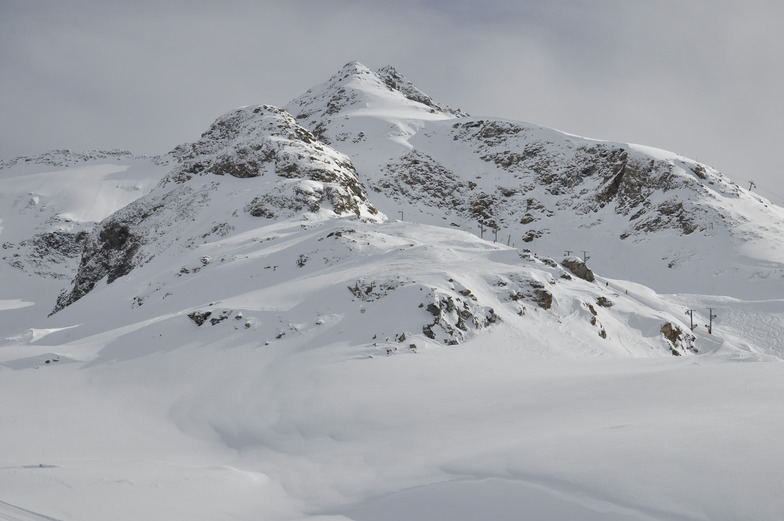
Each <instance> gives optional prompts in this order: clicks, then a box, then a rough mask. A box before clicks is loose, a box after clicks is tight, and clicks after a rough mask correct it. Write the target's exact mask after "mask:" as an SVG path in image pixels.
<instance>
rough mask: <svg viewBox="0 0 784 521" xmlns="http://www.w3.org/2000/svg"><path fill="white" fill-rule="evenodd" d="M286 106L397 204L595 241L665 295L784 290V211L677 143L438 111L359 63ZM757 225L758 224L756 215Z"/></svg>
mask: <svg viewBox="0 0 784 521" xmlns="http://www.w3.org/2000/svg"><path fill="white" fill-rule="evenodd" d="M288 107H289V110H290V111H291V112H292V113H293V114H294V115H295V116H296V117H297V118H298V120H299V121H300V122H301V123H302V124H303V125H304V126H305V127H307V128H311V129H313V130H314V132H316V133H318V134H319V135H322V136H324V137H325V139H328V140H329V141H330V142H331V143H333V146H335V147H336V148H338V149H340V150H341V151H343V152H345V153H346V154H348V155H349V156H350V157H351V158H352V161H353V163H354V164H355V165H356V167H357V169H358V171H359V174H360V179H361V180H362V182H363V183H365V186H366V187H367V190H368V191H369V193H371V194H372V197H373V200H374V202H375V204H376V205H377V207H378V208H379V209H381V210H382V211H384V212H385V213H387V214H389V215H399V214H401V213H402V215H403V216H406V217H407V218H408V219H411V220H416V221H420V222H427V223H431V224H440V225H451V226H455V227H461V228H464V229H471V230H476V231H479V230H480V227H481V228H484V229H486V230H488V231H489V232H488V233H493V236H494V237H495V238H498V239H500V240H503V241H505V242H508V243H510V244H511V243H514V244H521V243H530V246H529V247H531V248H533V249H536V250H537V251H539V252H542V253H544V254H547V255H550V256H557V255H561V254H563V252H565V251H573V252H574V251H577V252H582V251H585V252H587V255H590V256H591V257H592V265H593V266H594V267H595V268H597V269H599V270H601V271H602V272H603V273H605V274H606V275H609V276H614V277H618V278H625V279H632V280H637V281H640V282H643V283H644V284H647V285H649V286H651V287H654V288H656V289H657V290H659V291H663V292H694V293H711V294H727V295H735V296H743V297H752V296H756V297H776V296H778V295H779V294H780V293H781V290H782V288H784V264H782V261H781V259H782V258H784V210H782V209H781V208H779V207H776V206H775V205H772V204H771V203H769V202H768V201H766V200H764V199H762V198H759V197H757V196H756V195H754V194H750V193H749V192H748V191H747V190H744V189H743V188H741V187H739V186H737V185H736V184H735V183H733V182H731V181H730V180H729V179H727V178H726V177H725V176H723V175H722V174H721V173H720V172H718V171H716V170H715V169H713V168H711V167H709V166H707V165H704V164H701V163H698V162H696V161H692V160H689V159H687V158H684V157H681V156H678V155H677V154H673V153H670V152H666V151H662V150H657V149H652V148H650V147H644V146H640V145H629V144H625V143H611V142H602V141H596V140H591V139H586V138H582V137H579V136H573V135H569V134H565V133H561V132H558V131H555V130H551V129H546V128H542V127H538V126H535V125H531V124H526V123H520V122H515V121H508V120H503V119H499V118H468V117H460V118H456V116H458V115H459V116H464V114H463V113H462V112H457V111H450V110H447V109H442V108H441V107H440V106H439V105H437V104H436V103H434V102H432V99H431V98H430V97H429V96H427V95H425V94H423V93H421V91H419V90H418V89H416V87H414V86H413V84H411V82H409V81H408V80H407V79H405V78H403V77H402V76H401V75H400V74H399V73H397V71H395V70H394V69H392V68H389V67H388V68H384V69H382V70H380V71H379V72H377V73H374V72H372V71H371V70H369V69H368V68H366V67H364V66H362V65H361V64H357V63H351V64H348V65H347V66H346V67H344V68H343V69H342V70H341V71H340V72H339V73H338V74H337V75H335V76H333V77H332V78H331V79H330V80H329V81H328V82H326V83H325V84H324V85H321V86H318V87H314V88H312V89H311V90H309V91H308V92H307V93H306V94H305V95H303V96H301V97H299V98H297V99H295V100H294V101H292V102H291V103H290V104H289V105H288ZM750 223H754V224H750Z"/></svg>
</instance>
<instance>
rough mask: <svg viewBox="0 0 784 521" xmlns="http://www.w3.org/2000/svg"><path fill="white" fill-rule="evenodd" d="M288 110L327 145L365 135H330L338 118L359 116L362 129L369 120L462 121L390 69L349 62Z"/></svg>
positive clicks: (351, 132)
mask: <svg viewBox="0 0 784 521" xmlns="http://www.w3.org/2000/svg"><path fill="white" fill-rule="evenodd" d="M286 110H287V111H288V112H290V113H291V114H292V115H293V116H294V117H295V118H296V119H297V121H298V122H299V123H300V124H301V125H302V126H303V127H305V128H307V129H309V130H310V131H311V132H313V133H314V134H315V135H316V136H317V137H318V138H319V139H320V140H322V141H325V142H326V143H333V142H335V141H345V140H346V139H351V140H356V139H361V135H360V134H362V135H364V134H365V133H367V132H366V129H364V128H359V127H358V128H352V129H347V130H345V131H343V130H342V131H341V132H338V133H335V132H333V131H334V127H335V125H332V122H333V121H334V120H337V119H339V118H340V119H345V118H352V117H353V116H362V117H363V122H362V125H365V124H368V123H369V120H368V119H367V117H368V116H370V117H374V118H375V119H381V120H384V121H387V122H389V123H392V125H393V126H394V125H396V124H397V123H398V122H399V121H400V120H417V119H418V120H432V119H452V118H455V117H463V116H466V114H465V113H464V112H463V111H461V110H453V109H450V108H448V107H446V106H444V105H439V104H438V103H436V102H435V101H434V100H433V99H432V98H431V97H430V96H428V95H427V94H425V93H424V92H422V91H421V90H420V89H418V88H417V87H416V86H415V85H414V84H413V83H412V82H411V81H409V80H408V79H407V78H405V77H404V76H403V75H402V74H400V73H399V72H398V71H397V70H396V69H395V68H394V67H391V66H386V67H383V68H381V69H379V70H378V71H377V72H374V71H372V70H371V69H369V68H368V67H366V66H365V65H363V64H362V63H360V62H357V61H352V62H349V63H347V64H346V65H344V66H343V68H341V69H340V70H339V71H338V72H337V73H336V74H334V75H333V76H332V77H330V78H329V80H327V81H326V82H325V83H323V84H321V85H317V86H315V87H313V88H311V89H309V90H308V91H307V92H306V93H305V94H303V95H302V96H299V97H298V98H295V99H294V100H292V101H291V102H290V103H289V104H288V105H286ZM328 129H329V130H328ZM341 136H342V138H341Z"/></svg>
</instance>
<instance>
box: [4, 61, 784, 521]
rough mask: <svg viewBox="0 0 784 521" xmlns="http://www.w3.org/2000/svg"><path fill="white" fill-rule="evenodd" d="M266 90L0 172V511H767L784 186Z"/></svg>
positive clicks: (640, 151) (534, 132)
mask: <svg viewBox="0 0 784 521" xmlns="http://www.w3.org/2000/svg"><path fill="white" fill-rule="evenodd" d="M287 110H288V112H290V113H291V114H292V115H293V116H294V117H296V118H297V121H298V122H297V121H295V120H294V118H292V117H291V116H289V115H288V114H286V113H285V112H284V111H283V110H281V109H276V108H274V107H269V106H258V107H257V106H253V107H244V108H241V109H238V110H237V111H234V112H230V113H228V114H226V115H224V116H222V117H221V118H219V119H218V120H217V121H216V123H215V124H214V125H213V127H211V128H210V129H209V130H208V132H205V134H203V135H202V138H201V139H200V140H199V141H197V142H195V143H192V144H187V145H183V146H181V147H178V148H177V149H175V151H173V152H172V153H171V154H169V155H167V156H164V157H160V158H139V157H134V156H132V155H130V154H128V153H125V152H111V153H101V152H92V153H88V154H75V153H71V152H62V151H60V152H52V153H49V154H43V155H41V156H38V157H37V158H29V159H28V160H25V159H24V158H18V159H17V160H13V161H8V162H3V163H0V179H1V180H2V183H1V184H0V218H2V223H0V226H2V229H0V243H2V245H3V246H2V248H3V249H2V260H1V261H0V288H2V293H0V394H1V395H2V399H0V425H1V428H0V446H2V447H3V448H4V450H3V452H2V455H1V456H0V519H3V520H25V521H45V520H48V521H52V520H54V521H93V520H95V521H99V520H100V521H104V520H106V519H112V520H116V521H124V520H128V521H131V520H133V521H137V520H139V519H170V520H188V521H198V520H205V521H213V520H215V519H225V520H238V521H240V520H248V521H250V520H258V519H265V520H280V521H284V520H286V521H288V520H291V521H294V520H296V521H391V520H393V519H394V520H397V519H408V520H412V521H417V520H421V521H432V520H442V519H444V520H446V519H448V520H450V521H473V520H477V519H492V520H495V521H506V520H509V521H512V520H520V519H535V520H564V519H568V520H572V521H591V520H603V521H606V520H609V521H739V520H748V521H778V520H780V519H784V496H783V495H782V493H781V492H782V490H784V451H782V449H781V433H782V432H784V415H782V414H780V409H781V405H780V404H781V397H782V396H784V364H782V361H784V292H782V289H784V282H783V281H784V265H783V264H782V258H784V257H783V256H782V253H784V250H782V244H784V242H782V241H783V240H784V239H782V237H784V233H782V232H783V231H784V210H783V209H781V208H779V207H777V206H775V205H772V204H771V203H770V202H768V201H767V200H764V199H762V198H759V197H758V196H757V195H756V194H751V193H749V192H748V191H745V190H744V189H743V188H741V187H738V186H737V185H735V184H734V183H732V182H731V181H730V180H728V179H727V178H725V177H724V176H722V175H721V174H720V173H718V172H716V171H715V170H713V169H710V168H709V167H706V166H703V165H700V164H698V163H696V162H693V161H691V160H688V159H686V158H682V157H680V156H677V155H675V154H670V153H667V152H664V151H658V150H654V149H650V148H648V147H643V146H638V145H631V146H629V145H623V146H621V145H620V144H602V143H601V142H595V141H591V140H586V139H584V138H579V137H577V136H569V135H566V134H561V133H558V132H555V131H552V130H549V129H541V128H539V127H534V126H531V125H527V124H522V123H515V122H507V121H506V120H492V121H491V120H487V119H483V120H479V119H476V118H470V117H468V116H467V115H465V114H464V113H462V112H461V111H457V110H453V109H449V108H446V107H443V106H441V105H438V104H437V103H436V102H435V101H433V100H432V99H431V98H429V97H428V96H427V95H425V94H424V93H422V92H421V91H419V90H418V89H416V87H414V86H413V85H412V84H411V83H410V82H408V80H406V79H405V78H403V77H402V76H401V75H399V73H397V72H396V71H394V69H391V68H385V69H382V70H380V71H378V72H373V71H370V70H369V69H367V68H365V67H364V66H362V65H361V64H357V63H352V64H348V65H347V66H346V67H345V68H344V69H343V70H342V71H340V72H339V73H338V74H336V75H335V76H334V77H333V78H332V79H330V81H328V82H327V83H326V84H324V85H321V86H318V87H314V88H313V89H311V91H308V93H306V94H305V95H303V96H301V97H300V98H297V99H296V100H295V101H293V102H292V103H291V104H290V105H289V106H288V107H287ZM299 125H302V127H300V126H299ZM588 142H591V143H594V145H586V143H588ZM537 143H538V144H537ZM624 146H625V147H626V148H623V147H624ZM586 147H587V148H586ZM592 147H595V148H592ZM534 149H535V150H537V152H532V150H534ZM526 150H528V152H525V151H526ZM513 154H518V155H513ZM510 158H511V159H514V161H512V160H511V159H510ZM554 158H559V159H557V160H556V159H554ZM591 158H593V159H591ZM589 159H590V160H591V161H594V160H595V161H596V162H595V163H591V164H594V167H592V168H594V169H593V170H591V164H589V163H588V162H587V161H589ZM529 161H535V162H536V163H535V164H534V163H529ZM656 161H662V162H663V163H656ZM565 164H568V165H572V166H571V167H570V169H566V168H565V167H563V165H565ZM325 165H326V166H325ZM461 165H463V166H462V167H461ZM575 165H578V166H580V168H585V170H580V169H577V170H575V169H576V168H577V166H575ZM596 165H598V166H596ZM640 165H642V166H640ZM529 167H530V168H529ZM461 168H464V170H461ZM548 168H555V169H556V170H557V171H550V170H547V169H548ZM505 169H511V170H505ZM558 169H560V170H558ZM646 169H648V170H646ZM579 172H583V174H581V173H579ZM602 172H603V173H602ZM624 172H627V173H624ZM578 174H579V175H583V176H584V177H583V178H580V179H579V180H578V179H576V177H575V176H578ZM629 176H631V177H633V178H631V179H630V177H629ZM656 176H660V177H656ZM605 177H606V179H605ZM544 178H547V179H549V181H548V182H545V181H543V179H544ZM651 178H655V179H654V181H650V179H651ZM649 181H650V184H649V185H646V184H645V183H648V182H649ZM469 183H472V184H473V187H471V186H472V185H470V184H469ZM625 183H626V184H625ZM572 188H574V190H573V191H570V190H571V189H572ZM477 194H485V195H487V198H484V196H483V197H478V196H477ZM488 194H495V195H494V196H493V197H492V198H490V195H488ZM504 194H506V195H504ZM499 201H500V202H499ZM529 201H530V202H529ZM597 201H601V202H602V204H603V206H599V205H598V203H597ZM589 203H590V204H589ZM595 203H596V204H595ZM465 205H467V206H465ZM376 208H378V209H379V210H381V211H382V212H385V213H386V215H384V213H380V212H378V211H376ZM401 212H402V215H401ZM472 212H475V213H472ZM482 212H484V213H482ZM483 215H484V216H483ZM398 217H402V219H399V218H398ZM489 219H494V220H495V224H496V225H498V226H499V228H501V227H502V226H501V225H502V224H503V227H502V230H501V231H500V232H499V233H498V237H497V238H496V234H495V233H494V230H493V227H492V226H491V221H490V220H489ZM711 222H713V223H714V224H713V226H711V225H710V223H711ZM479 223H482V225H483V227H484V231H481V230H480V228H479V226H478V224H479ZM531 226H533V227H535V228H531ZM545 230H549V231H547V232H546V233H544V231H545ZM529 231H534V232H543V233H542V234H541V235H539V236H536V233H532V234H529V235H525V234H528V233H529ZM623 233H628V235H627V236H626V237H621V236H620V235H622V234H623ZM526 236H527V237H528V238H531V240H530V241H523V240H521V239H522V237H526ZM577 248H579V249H577ZM583 249H585V250H590V252H589V253H590V258H589V259H588V261H587V262H583V259H582V257H583V251H582V250H583ZM566 250H570V251H566ZM589 268H590V270H592V271H590V270H589ZM80 284H81V285H80ZM77 287H78V288H79V291H76V288H77ZM63 295H66V296H67V295H71V296H73V297H75V298H72V299H69V300H67V301H66V300H63V298H64V297H63ZM58 297H59V302H60V303H61V304H62V303H64V304H63V305H58V307H57V309H58V310H57V312H56V313H53V314H52V311H53V310H54V309H55V306H56V305H57V304H58ZM689 310H691V312H692V314H691V316H690V315H689V314H688V311H689ZM692 322H693V325H694V328H693V330H692V328H691V326H692ZM709 326H710V330H709Z"/></svg>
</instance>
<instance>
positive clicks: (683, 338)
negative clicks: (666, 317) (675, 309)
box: [661, 322, 697, 356]
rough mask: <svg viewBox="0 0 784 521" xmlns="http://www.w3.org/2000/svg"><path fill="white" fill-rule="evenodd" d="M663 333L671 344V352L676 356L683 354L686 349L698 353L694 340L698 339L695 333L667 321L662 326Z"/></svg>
mask: <svg viewBox="0 0 784 521" xmlns="http://www.w3.org/2000/svg"><path fill="white" fill-rule="evenodd" d="M661 334H662V336H664V338H665V339H666V340H667V342H668V343H669V345H670V352H671V353H672V354H673V355H674V356H681V355H682V354H685V352H686V351H690V352H692V353H696V352H697V349H696V348H695V347H694V341H695V340H696V339H697V338H696V337H695V336H694V335H693V334H691V333H686V332H685V331H684V330H682V329H681V328H680V327H678V326H676V325H674V324H672V323H670V322H667V323H665V324H664V325H663V326H662V327H661Z"/></svg>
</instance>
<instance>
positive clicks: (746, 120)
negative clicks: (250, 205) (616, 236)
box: [0, 0, 784, 203]
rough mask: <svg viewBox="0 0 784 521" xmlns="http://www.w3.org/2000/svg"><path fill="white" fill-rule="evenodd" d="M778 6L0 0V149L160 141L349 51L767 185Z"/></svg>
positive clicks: (438, 86)
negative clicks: (677, 154)
mask: <svg viewBox="0 0 784 521" xmlns="http://www.w3.org/2000/svg"><path fill="white" fill-rule="evenodd" d="M782 11H784V6H782V7H780V6H779V5H778V4H775V3H773V2H765V1H762V0H752V1H751V2H744V3H742V4H740V3H736V2H729V1H726V0H718V1H710V0H694V1H691V2H676V1H672V0H659V1H657V2H630V1H621V0H613V1H610V0H592V1H580V0H562V1H554V2H542V1H511V0H493V1H483V2H478V1H469V0H463V1H459V0H449V1H447V0H429V1H428V0H399V1H398V2H388V1H384V2H382V1H379V0H369V1H358V0H319V1H315V0H289V1H277V0H267V1H261V2H258V1H250V0H226V1H224V2H220V3H217V2H207V1H185V0H176V1H155V2H153V1H149V0H141V1H135V2H119V1H113V0H107V1H98V0H75V1H72V2H60V1H45V0H32V1H25V2H21V1H18V0H0V66H1V67H2V70H3V71H4V72H3V74H2V75H0V157H4V158H8V157H13V156H15V155H21V154H28V153H34V152H39V151H42V150H45V149H50V148H63V147H66V148H74V149H88V148H111V147H125V148H130V149H131V150H133V151H135V152H137V153H150V154H152V153H161V152H165V151H167V150H169V149H171V148H172V147H174V146H175V145H177V144H179V143H181V142H184V141H188V140H192V139H195V138H196V137H197V136H198V135H199V134H200V133H201V132H202V131H203V130H204V129H205V128H206V127H207V126H208V125H209V123H210V122H211V121H212V120H213V119H214V118H216V117H217V116H219V115H220V114H222V113H224V112H226V111H228V110H231V109H232V108H234V107H236V106H239V105H246V104H252V103H272V104H276V105H283V104H285V103H286V102H287V101H288V100H289V99H291V98H293V97H295V96H297V95H298V94H300V93H302V92H304V91H305V90H307V89H308V88H309V87H311V86H312V85H314V84H317V83H321V82H323V81H325V80H326V79H327V78H328V77H329V76H330V75H331V74H332V73H334V72H335V71H336V70H337V69H338V68H339V67H341V66H342V65H343V64H344V63H345V62H347V61H350V60H354V59H357V60H359V61H362V62H363V63H365V64H366V65H368V66H370V67H379V66H382V65H386V64H392V65H395V66H396V67H397V68H398V69H399V70H400V71H401V72H403V73H404V74H405V75H407V76H408V77H409V78H410V79H412V81H414V83H416V84H417V85H418V86H419V87H420V88H421V89H422V90H424V91H426V92H428V93H429V94H431V95H432V96H434V97H435V98H436V99H438V100H440V101H442V102H444V103H447V104H449V105H452V106H458V107H461V108H463V109H465V110H467V111H469V112H471V113H474V114H482V115H496V116H504V117H509V118H513V119H521V120H524V121H530V122H533V123H538V124H542V125H547V126H553V127H556V128H559V129H561V130H564V131H568V132H573V133H576V134H582V135H587V136H590V137H596V138H599V139H612V140H620V141H632V142H641V143H645V144H650V145H653V146H659V147H662V148H667V149H670V150H674V151H676V152H680V153H683V154H686V155H690V156H692V157H695V156H696V157H697V158H698V159H700V160H702V161H705V162H707V163H709V164H713V165H714V166H717V167H718V168H720V169H722V170H723V171H724V172H725V173H727V174H728V175H730V176H731V177H733V178H735V179H736V180H738V181H739V182H742V183H745V182H746V180H747V179H751V178H753V179H755V180H756V181H757V182H758V184H759V185H760V187H767V188H769V189H770V190H773V191H775V192H777V193H781V194H784V187H783V186H782V185H781V184H779V183H780V182H779V181H778V179H777V178H778V176H777V175H776V174H775V170H776V169H777V158H776V152H775V151H776V146H777V134H778V121H780V120H781V117H782V115H783V114H782V103H781V102H780V101H779V93H780V92H781V91H782V87H784V85H782V83H784V81H782V73H781V72H780V70H779V67H778V65H779V64H778V61H779V58H780V56H781V55H782V51H784V37H782V36H780V33H779V31H778V30H777V28H776V27H774V24H776V22H777V20H780V19H781V15H782V14H784V13H782ZM774 200H775V199H774ZM776 202H778V203H784V198H782V200H780V201H779V200H777V201H776Z"/></svg>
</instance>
